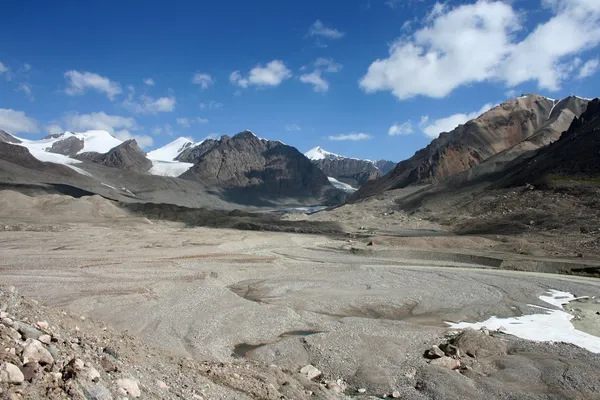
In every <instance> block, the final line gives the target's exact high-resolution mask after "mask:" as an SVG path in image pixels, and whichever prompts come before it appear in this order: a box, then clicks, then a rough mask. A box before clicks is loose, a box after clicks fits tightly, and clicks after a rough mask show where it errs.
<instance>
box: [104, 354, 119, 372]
mask: <svg viewBox="0 0 600 400" xmlns="http://www.w3.org/2000/svg"><path fill="white" fill-rule="evenodd" d="M100 365H101V366H102V368H103V369H104V371H106V372H117V371H118V370H119V367H117V366H116V365H115V364H114V363H113V362H112V361H111V360H110V359H109V358H108V357H102V359H101V360H100Z"/></svg>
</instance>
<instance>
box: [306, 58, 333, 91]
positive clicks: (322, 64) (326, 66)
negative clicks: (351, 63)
mask: <svg viewBox="0 0 600 400" xmlns="http://www.w3.org/2000/svg"><path fill="white" fill-rule="evenodd" d="M314 65H315V70H314V71H313V72H311V73H307V74H303V75H300V77H299V79H300V81H301V82H303V83H308V84H311V85H313V90H314V91H315V92H327V91H328V90H329V82H327V80H326V79H325V78H323V74H324V73H325V72H329V73H334V72H339V71H341V70H342V64H339V63H337V62H335V61H334V60H333V59H332V58H324V57H321V58H318V59H317V60H316V61H315V63H314ZM302 69H306V67H303V68H302Z"/></svg>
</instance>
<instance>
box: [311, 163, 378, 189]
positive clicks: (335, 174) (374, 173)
mask: <svg viewBox="0 0 600 400" xmlns="http://www.w3.org/2000/svg"><path fill="white" fill-rule="evenodd" d="M312 162H313V164H315V165H316V166H317V167H319V168H320V169H321V170H322V171H323V172H324V173H325V175H327V176H331V177H332V178H335V179H337V180H338V181H340V182H344V183H347V184H348V185H351V186H353V187H359V186H361V185H363V184H364V183H366V182H368V181H370V180H372V179H377V178H379V177H380V176H381V175H382V174H381V171H380V170H379V168H377V167H376V166H375V164H373V163H372V162H371V161H366V160H358V159H355V158H336V159H327V158H324V159H322V160H313V161H312Z"/></svg>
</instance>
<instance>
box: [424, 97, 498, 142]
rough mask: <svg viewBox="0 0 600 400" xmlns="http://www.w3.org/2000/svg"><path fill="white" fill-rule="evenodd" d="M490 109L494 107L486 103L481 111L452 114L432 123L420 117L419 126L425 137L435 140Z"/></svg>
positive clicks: (426, 118)
mask: <svg viewBox="0 0 600 400" xmlns="http://www.w3.org/2000/svg"><path fill="white" fill-rule="evenodd" d="M492 107H494V105H493V104H491V103H488V104H486V105H484V106H483V107H481V109H479V110H478V111H474V112H472V113H469V114H460V113H459V114H454V115H451V116H449V117H445V118H440V119H436V120H435V121H432V122H429V117H428V116H423V117H421V123H420V125H419V126H420V127H421V130H422V131H423V133H424V134H425V135H427V136H429V137H430V138H434V139H435V138H437V137H438V136H439V135H440V133H442V132H450V131H451V130H453V129H454V128H456V127H457V126H459V125H462V124H464V123H465V122H467V121H470V120H472V119H474V118H477V117H479V116H480V115H481V114H483V113H484V112H486V111H489V110H490V109H491V108H492Z"/></svg>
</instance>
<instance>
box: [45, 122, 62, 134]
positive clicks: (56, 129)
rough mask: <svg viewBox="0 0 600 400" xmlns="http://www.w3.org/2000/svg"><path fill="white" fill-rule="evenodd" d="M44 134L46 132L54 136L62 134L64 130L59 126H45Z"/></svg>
mask: <svg viewBox="0 0 600 400" xmlns="http://www.w3.org/2000/svg"><path fill="white" fill-rule="evenodd" d="M45 129H46V132H48V134H49V135H54V134H57V133H63V132H64V131H65V130H64V129H63V128H62V126H60V125H59V124H49V125H46V128H45Z"/></svg>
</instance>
